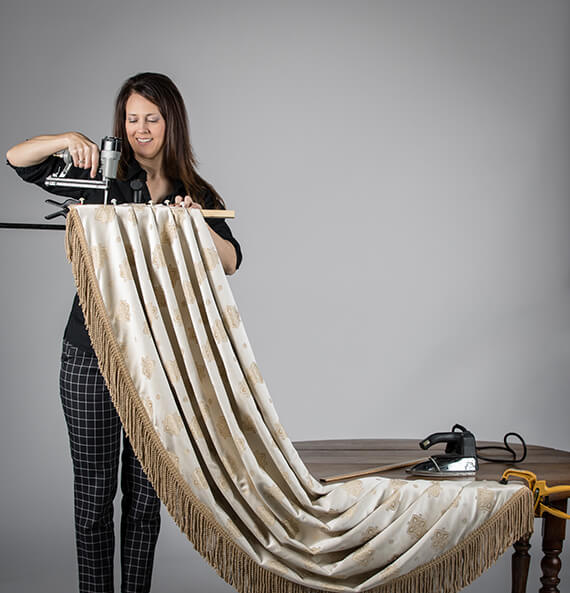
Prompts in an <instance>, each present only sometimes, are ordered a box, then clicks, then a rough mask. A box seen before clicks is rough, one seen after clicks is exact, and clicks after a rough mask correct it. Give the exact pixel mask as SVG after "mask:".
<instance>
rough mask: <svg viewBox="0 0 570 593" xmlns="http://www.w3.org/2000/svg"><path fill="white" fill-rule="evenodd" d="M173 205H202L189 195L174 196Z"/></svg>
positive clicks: (193, 206)
mask: <svg viewBox="0 0 570 593" xmlns="http://www.w3.org/2000/svg"><path fill="white" fill-rule="evenodd" d="M174 205H175V206H183V207H184V208H200V210H201V209H202V206H201V205H200V204H198V202H194V200H193V199H192V198H191V197H190V196H184V197H182V196H176V197H175V198H174Z"/></svg>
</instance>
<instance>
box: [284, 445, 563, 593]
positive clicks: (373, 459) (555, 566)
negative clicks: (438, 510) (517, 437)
mask: <svg viewBox="0 0 570 593" xmlns="http://www.w3.org/2000/svg"><path fill="white" fill-rule="evenodd" d="M477 445H478V446H481V445H502V443H491V442H478V443H477ZM295 447H296V449H297V450H298V451H299V454H300V456H301V458H302V459H303V461H304V462H305V463H306V464H307V466H308V468H309V470H310V471H311V472H312V473H313V475H314V476H315V477H317V478H319V479H321V478H326V477H330V476H333V475H339V474H345V473H350V472H356V471H363V470H366V469H369V468H372V467H376V466H380V465H388V464H395V463H400V462H403V461H407V460H412V459H417V458H419V457H423V456H425V452H424V451H422V450H421V449H420V448H419V445H418V441H415V440H410V439H356V440H335V441H299V442H296V443H295ZM514 448H515V449H517V451H520V448H518V447H517V446H516V445H515V446H514ZM527 448H528V453H527V458H526V459H525V461H524V462H523V463H522V464H517V465H516V466H513V465H512V464H511V465H509V464H505V463H489V462H485V461H481V462H480V467H479V471H478V472H477V479H480V480H499V479H500V477H501V475H502V474H503V472H504V471H505V470H506V469H507V468H508V467H517V468H518V469H525V470H530V471H532V472H534V473H535V474H536V475H537V477H538V478H539V479H540V480H546V482H547V484H548V485H549V486H557V485H560V484H570V452H568V451H559V450H557V449H550V448H548V447H539V446H537V445H528V446H527ZM443 449H444V447H443V446H440V445H435V446H433V447H432V448H431V449H430V450H429V454H430V455H437V454H440V453H442V452H443ZM485 453H487V452H485ZM485 456H486V457H490V456H491V454H487V455H485ZM381 475H382V476H386V477H388V478H404V479H413V478H410V476H409V475H408V474H407V473H406V470H405V469H396V470H391V471H388V472H384V473H382V474H381ZM567 502H568V496H564V497H562V496H561V497H559V498H558V499H555V498H554V497H551V499H550V504H551V506H555V507H556V508H558V509H560V510H562V511H565V512H566V508H567ZM565 530H566V521H564V520H563V519H558V518H556V517H554V516H552V515H549V514H546V515H545V516H544V517H543V521H542V551H543V552H544V557H543V559H542V561H541V568H542V577H541V579H540V581H541V583H542V587H541V588H540V590H539V593H560V589H559V588H558V585H559V583H560V579H559V578H558V575H559V573H560V567H561V562H560V554H561V553H562V545H563V542H564V537H565ZM514 548H515V552H514V554H513V561H512V575H513V577H512V578H513V580H512V593H525V591H526V583H527V578H528V569H529V564H530V554H529V548H530V544H529V539H528V538H525V539H523V540H520V541H518V542H517V543H516V544H515V545H514ZM565 590H567V589H565Z"/></svg>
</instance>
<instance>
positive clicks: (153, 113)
mask: <svg viewBox="0 0 570 593" xmlns="http://www.w3.org/2000/svg"><path fill="white" fill-rule="evenodd" d="M125 111H126V116H125V131H126V133H127V138H128V140H129V144H130V145H131V148H132V149H133V152H134V153H135V158H136V159H137V160H138V161H147V162H148V161H153V160H156V159H158V158H160V157H161V155H162V149H163V148H164V141H165V135H166V122H165V121H164V118H163V117H162V115H161V114H160V111H159V109H158V107H157V106H156V105H155V104H154V103H152V102H151V101H149V100H148V99H145V98H144V97H143V96H142V95H137V94H136V93H133V94H132V95H131V96H130V97H129V98H128V99H127V104H126V110H125Z"/></svg>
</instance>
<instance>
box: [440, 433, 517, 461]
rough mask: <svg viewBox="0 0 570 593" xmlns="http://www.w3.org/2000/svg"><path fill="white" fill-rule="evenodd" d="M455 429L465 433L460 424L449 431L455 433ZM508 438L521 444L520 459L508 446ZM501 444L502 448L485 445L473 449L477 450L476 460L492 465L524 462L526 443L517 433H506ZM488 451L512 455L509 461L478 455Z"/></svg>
mask: <svg viewBox="0 0 570 593" xmlns="http://www.w3.org/2000/svg"><path fill="white" fill-rule="evenodd" d="M456 429H458V430H461V431H462V432H466V431H467V429H466V428H465V427H464V426H461V424H454V425H453V428H452V429H451V432H455V430H456ZM509 437H516V438H517V439H519V441H520V442H521V445H522V448H523V451H522V455H521V457H520V459H517V453H516V451H515V450H514V449H513V448H512V447H511V446H509V443H508V438H509ZM503 443H505V446H504V447H500V446H498V445H487V446H485V447H475V449H476V450H477V458H478V459H481V460H483V461H491V462H493V463H521V461H524V460H525V459H526V443H525V441H524V439H523V438H522V436H521V435H520V434H519V433H518V432H507V434H506V435H505V436H504V437H503ZM489 450H494V451H508V452H509V453H510V454H511V455H512V457H511V458H509V459H507V458H500V457H484V456H483V455H481V454H480V453H479V451H489Z"/></svg>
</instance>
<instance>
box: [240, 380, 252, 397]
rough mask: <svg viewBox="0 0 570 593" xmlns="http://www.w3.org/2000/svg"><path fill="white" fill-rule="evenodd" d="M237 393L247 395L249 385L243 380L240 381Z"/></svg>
mask: <svg viewBox="0 0 570 593" xmlns="http://www.w3.org/2000/svg"><path fill="white" fill-rule="evenodd" d="M238 389H239V395H240V396H242V397H245V396H247V395H249V386H248V384H247V383H246V382H245V381H240V382H239V384H238Z"/></svg>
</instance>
